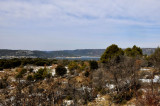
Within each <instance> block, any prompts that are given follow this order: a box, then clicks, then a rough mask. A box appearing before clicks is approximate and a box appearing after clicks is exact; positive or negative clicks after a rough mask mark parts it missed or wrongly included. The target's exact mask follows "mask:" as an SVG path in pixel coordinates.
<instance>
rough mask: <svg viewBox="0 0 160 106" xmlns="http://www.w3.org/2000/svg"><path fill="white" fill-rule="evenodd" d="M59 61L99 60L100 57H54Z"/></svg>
mask: <svg viewBox="0 0 160 106" xmlns="http://www.w3.org/2000/svg"><path fill="white" fill-rule="evenodd" d="M56 59H59V60H99V59H100V57H89V56H82V57H56Z"/></svg>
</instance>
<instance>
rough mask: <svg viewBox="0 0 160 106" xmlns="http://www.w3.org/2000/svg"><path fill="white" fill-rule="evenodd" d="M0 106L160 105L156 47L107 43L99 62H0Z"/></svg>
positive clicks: (159, 66)
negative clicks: (146, 48)
mask: <svg viewBox="0 0 160 106" xmlns="http://www.w3.org/2000/svg"><path fill="white" fill-rule="evenodd" d="M0 76H1V77H0V105H2V106H12V105H13V106H22V105H27V106H37V105H40V106H58V105H64V106H66V105H69V106H72V105H74V106H81V105H90V106H94V105H100V106H109V105H113V106H114V105H137V106H145V105H147V106H159V105H160V48H157V49H156V50H155V52H154V53H153V54H151V55H143V53H142V49H141V48H139V47H137V46H133V47H132V48H127V49H125V50H123V49H121V48H119V47H118V46H117V45H115V44H113V45H111V46H109V47H107V48H106V50H105V52H104V53H103V54H102V56H101V58H100V60H99V61H94V60H91V61H81V60H55V59H40V58H35V59H32V58H23V59H1V60H0Z"/></svg>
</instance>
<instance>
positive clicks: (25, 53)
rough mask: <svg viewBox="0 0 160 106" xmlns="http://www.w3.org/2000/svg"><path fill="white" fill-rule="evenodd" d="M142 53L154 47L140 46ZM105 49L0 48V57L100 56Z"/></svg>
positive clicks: (152, 50) (149, 51)
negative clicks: (39, 49) (42, 49)
mask: <svg viewBox="0 0 160 106" xmlns="http://www.w3.org/2000/svg"><path fill="white" fill-rule="evenodd" d="M142 50H143V54H147V55H150V54H152V53H153V52H154V51H155V48H142ZM104 51H105V49H77V50H62V51H31V50H7V49H0V58H22V57H26V58H56V57H80V56H94V57H100V56H101V55H102V54H103V52H104Z"/></svg>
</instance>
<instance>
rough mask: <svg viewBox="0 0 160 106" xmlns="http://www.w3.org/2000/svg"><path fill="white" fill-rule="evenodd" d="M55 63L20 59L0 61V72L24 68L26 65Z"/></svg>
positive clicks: (37, 59) (38, 59)
mask: <svg viewBox="0 0 160 106" xmlns="http://www.w3.org/2000/svg"><path fill="white" fill-rule="evenodd" d="M54 63H57V60H55V59H41V58H36V59H32V58H22V59H17V58H15V59H0V70H2V69H7V68H15V67H19V66H25V65H27V64H31V65H36V66H44V65H52V64H54Z"/></svg>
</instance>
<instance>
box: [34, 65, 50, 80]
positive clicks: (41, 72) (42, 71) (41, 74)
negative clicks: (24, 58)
mask: <svg viewBox="0 0 160 106" xmlns="http://www.w3.org/2000/svg"><path fill="white" fill-rule="evenodd" d="M46 77H47V78H50V77H51V73H49V72H48V71H47V69H46V68H44V69H42V68H41V69H39V70H38V71H37V72H36V73H35V74H34V78H35V79H36V80H43V79H44V78H46Z"/></svg>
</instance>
